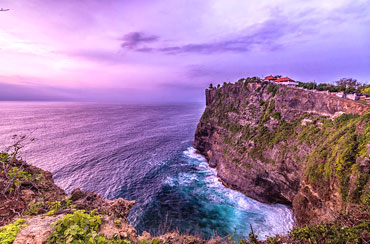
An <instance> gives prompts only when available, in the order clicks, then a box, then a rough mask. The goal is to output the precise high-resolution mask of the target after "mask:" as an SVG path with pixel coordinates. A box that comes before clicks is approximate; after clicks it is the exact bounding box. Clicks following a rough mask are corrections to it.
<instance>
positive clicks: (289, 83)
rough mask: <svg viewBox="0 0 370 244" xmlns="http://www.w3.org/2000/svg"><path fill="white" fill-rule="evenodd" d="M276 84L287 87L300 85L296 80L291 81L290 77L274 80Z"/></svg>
mask: <svg viewBox="0 0 370 244" xmlns="http://www.w3.org/2000/svg"><path fill="white" fill-rule="evenodd" d="M274 82H276V83H279V84H280V85H286V86H292V87H294V86H297V85H298V83H297V82H295V80H293V79H290V78H289V77H283V78H279V79H276V80H274Z"/></svg>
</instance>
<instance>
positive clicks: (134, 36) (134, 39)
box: [121, 32, 159, 51]
mask: <svg viewBox="0 0 370 244" xmlns="http://www.w3.org/2000/svg"><path fill="white" fill-rule="evenodd" d="M158 39H159V38H158V36H155V35H147V34H145V33H143V32H131V33H128V34H126V35H124V36H123V38H121V41H123V42H122V44H121V47H123V48H127V49H136V50H138V51H140V50H141V49H142V48H139V47H140V46H141V45H142V44H146V43H152V42H156V41H158ZM143 50H145V49H143ZM145 51H148V50H145Z"/></svg>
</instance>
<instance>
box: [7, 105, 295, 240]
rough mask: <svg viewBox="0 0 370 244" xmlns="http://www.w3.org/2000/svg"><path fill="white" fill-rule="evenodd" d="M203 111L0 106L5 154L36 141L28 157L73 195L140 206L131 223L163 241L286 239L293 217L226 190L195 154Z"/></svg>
mask: <svg viewBox="0 0 370 244" xmlns="http://www.w3.org/2000/svg"><path fill="white" fill-rule="evenodd" d="M203 110H204V105H202V104H151V105H150V104H98V103H21V102H0V146H1V147H5V146H6V145H9V144H11V136H12V135H13V134H31V135H32V136H33V137H35V138H37V140H36V141H35V142H33V143H32V144H30V145H29V146H27V147H26V148H25V150H24V153H23V154H22V156H23V158H25V159H26V160H27V161H28V162H29V163H31V164H33V165H36V166H38V167H40V168H42V169H45V170H48V171H51V172H52V173H53V175H54V180H55V182H56V183H57V184H58V185H59V186H60V187H62V188H63V189H65V190H66V191H67V192H71V191H72V190H73V189H74V188H77V187H80V188H82V189H83V190H85V191H95V192H99V193H101V194H102V195H103V196H104V197H108V198H109V199H114V198H118V197H123V198H125V199H128V200H135V201H136V205H135V206H134V208H133V209H132V211H131V214H130V216H129V222H130V223H131V224H132V225H133V226H135V227H136V228H137V229H138V230H139V232H141V231H142V230H147V231H150V232H151V233H152V234H158V233H161V232H163V231H170V230H174V229H178V230H179V231H181V232H183V233H190V234H201V235H203V237H205V238H210V237H211V236H212V235H213V234H214V233H217V234H219V235H222V236H225V235H229V234H233V233H236V234H238V235H240V236H247V235H248V233H249V232H250V224H252V226H253V229H254V231H255V232H256V233H257V235H258V236H259V237H260V238H264V237H266V236H268V235H270V236H271V235H274V234H278V233H280V234H281V233H286V232H287V231H289V229H290V228H292V225H293V219H294V217H293V214H292V211H291V209H289V208H288V207H286V206H283V205H280V204H275V205H268V204H262V203H259V202H257V201H254V200H252V199H250V198H248V197H246V196H244V195H243V194H241V193H239V192H237V191H234V190H231V189H228V188H225V187H224V186H223V185H222V184H221V183H220V182H219V181H218V180H217V176H216V171H215V170H214V169H212V168H210V167H209V166H208V165H207V163H206V161H205V159H204V158H203V157H202V156H200V155H198V154H196V153H195V150H194V148H192V146H191V145H192V140H193V137H194V132H195V128H196V125H197V123H198V121H199V118H200V117H201V115H202V112H203Z"/></svg>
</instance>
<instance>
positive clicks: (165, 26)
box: [0, 0, 370, 102]
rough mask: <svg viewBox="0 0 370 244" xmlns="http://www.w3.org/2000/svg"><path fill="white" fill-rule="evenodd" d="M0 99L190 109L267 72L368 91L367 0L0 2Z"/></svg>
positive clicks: (369, 4) (369, 22)
mask: <svg viewBox="0 0 370 244" xmlns="http://www.w3.org/2000/svg"><path fill="white" fill-rule="evenodd" d="M0 8H4V9H9V11H0V100H21V101H31V100H42V101H51V100H61V101H69V100H71V101H106V102H184V101H189V102H198V101H203V100H204V89H205V88H206V87H207V86H208V85H209V83H213V84H217V83H223V82H234V81H236V80H238V79H239V78H243V77H248V76H259V77H264V76H267V75H270V74H273V75H278V74H279V75H283V76H289V77H290V78H293V79H295V80H299V81H316V82H327V83H332V82H334V81H336V80H339V79H340V78H343V77H352V78H356V79H357V80H359V81H360V82H363V83H370V48H369V47H370V14H369V13H370V1H369V0H330V1H329V0H310V1H307V0H274V1H271V0H201V1H200V0H121V1H118V0H115V1H113V0H104V1H102V0H0Z"/></svg>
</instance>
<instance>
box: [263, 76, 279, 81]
mask: <svg viewBox="0 0 370 244" xmlns="http://www.w3.org/2000/svg"><path fill="white" fill-rule="evenodd" d="M275 80H277V78H276V77H275V76H272V75H270V76H266V77H265V79H264V80H263V81H270V82H273V81H275Z"/></svg>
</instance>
